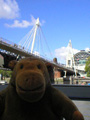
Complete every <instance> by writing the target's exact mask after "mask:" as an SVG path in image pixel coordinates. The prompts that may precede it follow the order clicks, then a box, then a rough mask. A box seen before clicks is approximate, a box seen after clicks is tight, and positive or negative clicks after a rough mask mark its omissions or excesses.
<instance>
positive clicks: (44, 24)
mask: <svg viewBox="0 0 90 120" xmlns="http://www.w3.org/2000/svg"><path fill="white" fill-rule="evenodd" d="M38 17H39V20H40V26H41V30H42V31H43V34H44V38H45V40H46V41H47V42H46V43H47V45H48V49H49V52H51V54H52V56H49V57H51V59H53V58H54V57H57V60H58V61H59V62H60V63H65V58H66V54H67V45H68V43H69V40H71V42H72V47H73V50H74V51H75V53H76V52H78V51H79V50H85V49H87V48H90V0H0V37H2V38H5V39H7V40H9V41H12V42H13V43H17V44H18V43H19V41H21V40H22V38H23V37H24V36H25V35H26V34H27V33H28V32H29V31H31V29H32V28H33V26H34V25H35V22H36V20H37V18H38ZM42 44H43V43H42Z"/></svg>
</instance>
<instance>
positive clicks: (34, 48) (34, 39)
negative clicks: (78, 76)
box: [0, 18, 74, 74]
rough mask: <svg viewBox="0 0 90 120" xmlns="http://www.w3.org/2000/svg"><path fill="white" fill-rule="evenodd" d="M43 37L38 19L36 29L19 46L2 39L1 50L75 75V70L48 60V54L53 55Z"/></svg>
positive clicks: (0, 41) (0, 40)
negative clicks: (45, 63)
mask: <svg viewBox="0 0 90 120" xmlns="http://www.w3.org/2000/svg"><path fill="white" fill-rule="evenodd" d="M42 36H44V35H43V32H42V29H41V27H40V22H39V18H38V19H37V20H36V24H35V25H34V27H33V28H32V29H31V30H30V31H29V32H28V33H27V34H26V35H25V37H23V39H21V41H20V42H19V43H18V44H16V43H13V42H10V41H8V40H5V39H3V38H0V49H3V50H6V51H9V52H11V53H13V54H17V55H20V56H23V57H35V58H40V59H42V60H43V61H45V62H48V63H50V64H51V65H53V66H54V67H57V68H58V69H60V70H64V71H66V72H70V73H72V74H74V70H72V69H71V68H67V67H65V66H64V65H62V64H58V63H55V62H53V60H50V59H47V57H46V53H50V54H51V52H50V49H49V47H48V44H47V42H45V40H46V39H45V37H42ZM43 38H44V40H43V43H42V42H41V41H40V40H41V39H43ZM45 46H46V47H47V49H48V51H49V52H47V51H45V50H47V49H46V48H45ZM44 53H45V54H44ZM42 54H43V55H42ZM49 56H50V55H49Z"/></svg>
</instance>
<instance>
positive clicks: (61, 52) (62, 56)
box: [55, 47, 79, 63]
mask: <svg viewBox="0 0 90 120" xmlns="http://www.w3.org/2000/svg"><path fill="white" fill-rule="evenodd" d="M77 52H79V50H77V49H74V48H73V54H75V53H77ZM67 54H68V47H61V48H58V49H56V50H55V56H56V57H57V58H58V61H59V62H60V63H65V60H66V56H67Z"/></svg>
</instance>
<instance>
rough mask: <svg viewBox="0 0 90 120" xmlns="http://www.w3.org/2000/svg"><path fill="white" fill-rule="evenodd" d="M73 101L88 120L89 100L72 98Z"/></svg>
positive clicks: (89, 111) (89, 116) (89, 119)
mask: <svg viewBox="0 0 90 120" xmlns="http://www.w3.org/2000/svg"><path fill="white" fill-rule="evenodd" d="M73 102H74V103H75V105H76V106H77V107H78V109H79V110H80V112H81V113H82V114H83V116H84V118H85V120H90V101H79V100H78V101H77V100H73Z"/></svg>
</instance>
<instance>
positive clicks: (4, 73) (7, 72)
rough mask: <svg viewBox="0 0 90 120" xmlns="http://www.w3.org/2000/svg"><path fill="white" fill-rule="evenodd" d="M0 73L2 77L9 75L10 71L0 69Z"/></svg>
mask: <svg viewBox="0 0 90 120" xmlns="http://www.w3.org/2000/svg"><path fill="white" fill-rule="evenodd" d="M0 74H2V75H3V76H4V77H11V74H12V71H5V70H0Z"/></svg>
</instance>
